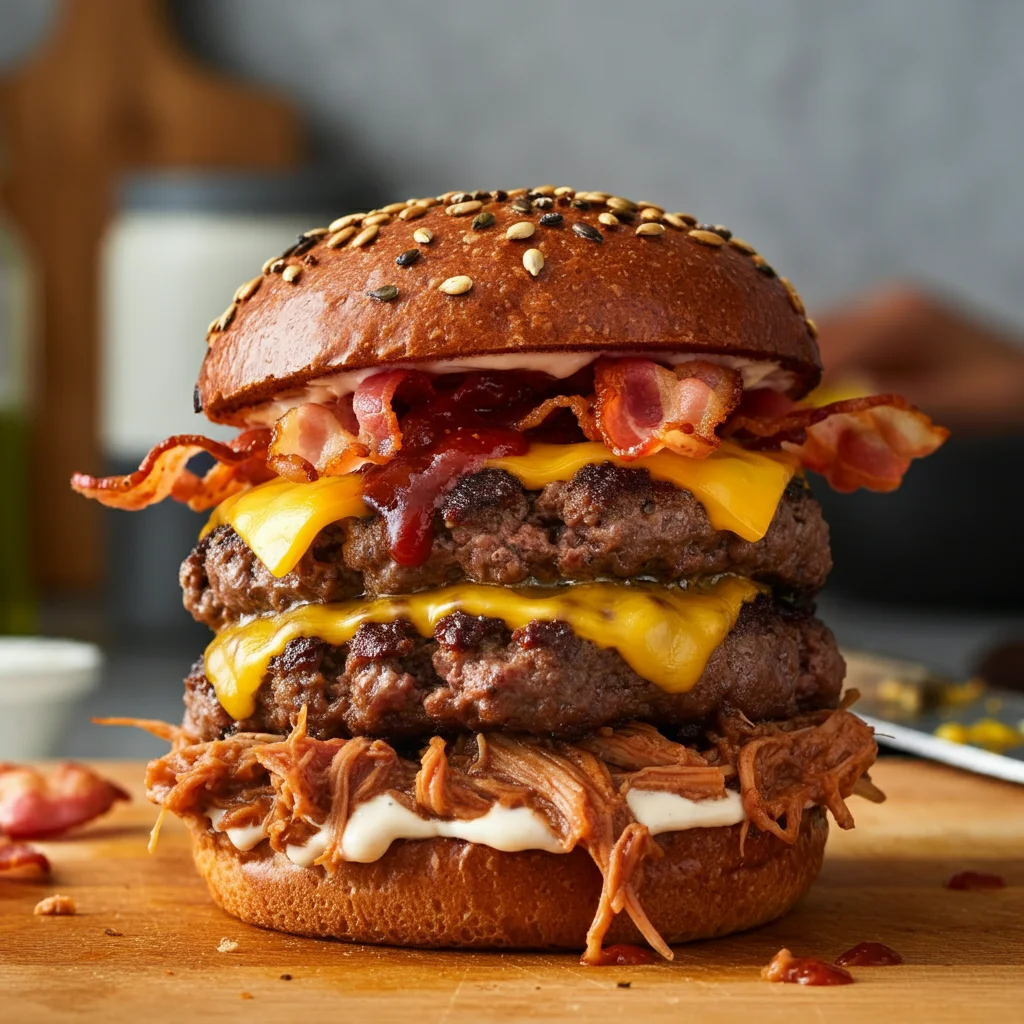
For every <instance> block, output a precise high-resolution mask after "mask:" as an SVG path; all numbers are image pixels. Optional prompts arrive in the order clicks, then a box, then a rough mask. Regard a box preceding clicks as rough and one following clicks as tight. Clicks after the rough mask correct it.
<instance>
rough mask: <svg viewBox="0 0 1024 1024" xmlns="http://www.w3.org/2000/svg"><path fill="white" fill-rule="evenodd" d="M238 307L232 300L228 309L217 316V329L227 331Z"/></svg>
mask: <svg viewBox="0 0 1024 1024" xmlns="http://www.w3.org/2000/svg"><path fill="white" fill-rule="evenodd" d="M237 308H238V307H237V306H236V305H235V304H234V303H233V302H232V303H231V305H230V306H228V308H227V309H225V310H224V312H223V313H221V315H220V316H219V317H218V318H217V330H218V331H226V330H227V329H228V328H229V327H230V326H231V321H232V320H234V319H235V310H236V309H237Z"/></svg>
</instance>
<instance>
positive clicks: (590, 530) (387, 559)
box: [181, 463, 832, 629]
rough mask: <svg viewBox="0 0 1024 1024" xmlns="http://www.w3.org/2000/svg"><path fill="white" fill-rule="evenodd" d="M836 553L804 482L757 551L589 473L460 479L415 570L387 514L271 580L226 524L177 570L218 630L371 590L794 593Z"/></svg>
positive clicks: (612, 473)
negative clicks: (650, 584) (699, 587)
mask: <svg viewBox="0 0 1024 1024" xmlns="http://www.w3.org/2000/svg"><path fill="white" fill-rule="evenodd" d="M831 565H832V563H831V557H830V554H829V547H828V527H827V526H826V525H825V522H824V520H823V519H822V516H821V509H820V506H819V505H818V503H817V501H815V499H814V498H813V497H812V496H811V494H810V492H809V491H808V490H807V488H806V487H805V486H804V484H803V483H802V482H801V481H799V480H794V481H793V482H792V483H791V484H790V485H789V487H788V488H787V490H786V492H785V494H784V496H783V498H782V501H780V503H779V507H778V509H777V511H776V513H775V518H774V520H773V521H772V524H771V527H770V528H769V530H768V532H767V534H766V535H765V536H764V538H762V539H761V540H760V541H757V542H756V543H751V542H748V541H744V540H742V539H741V538H739V537H737V536H736V534H734V533H732V532H730V531H721V530H715V529H714V528H713V527H712V526H711V524H710V522H709V521H708V517H707V513H706V512H705V510H704V507H703V506H702V505H701V504H700V502H699V501H697V499H696V498H695V497H694V496H693V495H692V494H691V493H690V492H689V491H685V490H681V489H679V488H676V487H675V486H673V485H672V484H670V483H667V482H665V481H659V480H652V479H651V477H650V475H649V474H648V472H647V471H646V470H644V469H626V468H622V467H618V466H615V465H614V464H612V463H603V464H601V465H589V466H585V467H584V468H583V469H581V470H580V471H579V472H578V473H577V474H576V475H575V476H574V477H573V478H572V479H571V480H569V481H567V482H558V483H552V484H549V485H548V486H546V487H545V488H543V490H540V491H527V490H524V489H523V487H522V485H521V484H520V482H519V481H518V480H517V479H516V478H515V477H513V476H512V475H510V474H509V473H506V472H505V471H503V470H497V469H486V470H483V471H481V472H479V473H475V474H472V475H468V476H464V477H463V478H462V479H460V480H459V481H458V483H457V484H456V486H455V487H454V488H453V489H452V490H451V491H450V492H449V493H448V494H447V495H446V497H445V498H444V500H443V502H442V504H441V507H440V509H439V511H438V515H437V522H436V530H435V537H434V543H433V547H432V549H431V553H430V556H429V557H428V559H427V560H426V562H424V563H423V564H422V565H419V566H415V567H407V566H402V565H399V564H398V563H397V562H395V561H394V560H393V559H392V558H391V556H390V553H389V551H388V545H387V537H386V533H385V529H384V523H383V520H382V519H381V518H380V517H379V516H373V517H370V518H366V519H346V520H343V521H342V522H340V523H334V524H332V525H331V526H328V527H326V528H325V529H324V530H321V531H320V533H319V534H318V535H317V537H316V539H315V540H314V542H313V544H312V545H311V547H310V549H309V551H307V552H306V553H305V554H304V555H303V557H302V559H301V561H300V562H299V564H298V565H297V566H296V567H295V569H294V570H293V571H292V572H290V573H288V574H287V575H286V576H284V577H282V578H280V579H276V578H275V577H274V576H272V575H271V574H270V573H269V572H268V571H267V569H266V567H265V566H264V565H263V564H262V563H261V562H260V560H259V559H258V558H257V557H256V556H255V555H254V554H253V552H252V551H250V550H249V548H248V547H247V546H246V545H245V543H244V542H243V541H242V540H241V538H240V537H239V536H238V535H237V534H236V533H235V532H234V531H233V530H232V529H231V528H230V527H227V526H222V527H219V528H218V529H216V530H214V531H213V532H212V533H211V534H210V535H209V536H208V537H206V538H204V539H203V540H202V541H201V542H200V543H199V544H198V545H197V546H196V548H195V549H194V550H193V551H192V553H191V554H190V555H189V556H188V558H187V559H186V560H185V562H184V564H183V565H182V567H181V585H182V590H183V592H184V601H185V607H186V608H188V610H189V611H190V612H191V613H192V615H193V616H194V617H195V618H196V619H197V620H198V621H200V622H204V623H206V624H207V625H208V626H210V627H211V628H212V629H220V628H222V627H223V626H225V625H227V624H228V623H230V622H232V621H234V620H235V619H237V618H239V617H240V616H243V615H252V614H261V613H265V612H281V611H284V610H286V609H288V608H290V607H292V606H294V605H296V604H304V603H309V602H316V603H324V602H332V601H342V600H346V599H348V598H353V597H358V596H359V595H360V594H362V593H364V591H365V593H366V594H367V595H368V596H370V597H376V596H379V595H383V594H407V593H413V592H415V591H419V590H425V589H430V588H433V587H441V586H444V585H446V584H448V583H453V582H456V581H459V580H469V581H472V582H477V583H492V584H497V585H500V586H515V585H517V584H521V583H524V582H528V581H530V580H540V581H542V582H550V583H553V582H559V581H561V580H574V581H576V580H591V579H595V578H602V577H603V578H623V579H628V578H637V577H648V578H653V579H655V580H657V581H659V582H663V583H670V582H675V581H677V580H681V579H692V578H694V577H698V576H706V575H711V574H715V573H721V572H735V573H739V574H741V575H746V576H752V577H755V578H758V579H762V580H765V581H767V582H770V583H773V584H778V585H780V586H782V587H784V588H787V589H796V590H803V591H814V590H817V589H818V588H819V587H820V586H821V585H822V584H823V583H824V581H825V577H826V576H827V574H828V572H829V570H830V568H831Z"/></svg>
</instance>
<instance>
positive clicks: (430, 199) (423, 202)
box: [416, 196, 441, 210]
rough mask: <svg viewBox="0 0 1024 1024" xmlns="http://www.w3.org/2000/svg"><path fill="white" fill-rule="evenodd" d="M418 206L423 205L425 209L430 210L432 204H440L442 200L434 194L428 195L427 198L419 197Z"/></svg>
mask: <svg viewBox="0 0 1024 1024" xmlns="http://www.w3.org/2000/svg"><path fill="white" fill-rule="evenodd" d="M416 205H417V206H422V207H423V209H424V210H429V209H430V208H431V207H432V206H440V205H441V200H440V199H437V198H435V197H434V196H427V197H426V198H425V199H417V200H416Z"/></svg>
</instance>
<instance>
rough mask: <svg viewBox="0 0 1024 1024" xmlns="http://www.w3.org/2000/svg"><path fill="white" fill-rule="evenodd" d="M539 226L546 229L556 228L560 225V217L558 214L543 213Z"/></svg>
mask: <svg viewBox="0 0 1024 1024" xmlns="http://www.w3.org/2000/svg"><path fill="white" fill-rule="evenodd" d="M540 222H541V224H543V225H544V227H546V228H553V227H557V226H558V225H559V224H561V223H562V215H561V214H560V213H545V214H544V216H543V217H541V219H540Z"/></svg>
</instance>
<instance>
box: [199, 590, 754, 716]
mask: <svg viewBox="0 0 1024 1024" xmlns="http://www.w3.org/2000/svg"><path fill="white" fill-rule="evenodd" d="M766 589H767V588H765V587H764V586H762V585H759V584H757V583H754V582H752V581H751V580H748V579H744V578H742V577H739V576H723V577H720V578H719V579H718V580H717V581H716V582H715V583H713V584H710V585H708V586H704V587H692V588H690V589H686V590H684V589H681V588H678V587H662V586H656V585H652V584H640V585H629V584H624V583H580V584H576V585H575V586H566V587H559V588H543V587H526V588H521V589H518V590H517V589H510V588H506V587H489V586H484V585H481V584H477V583H460V584H455V585H453V586H450V587H444V588H443V589H440V590H431V591H425V592H423V593H420V594H410V595H407V596H404V597H381V598H377V599H376V600H355V601H346V602H343V603H340V604H321V605H301V606H300V607H298V608H293V609H292V610H291V611H288V612H285V613H284V614H281V615H273V616H267V617H266V618H259V619H254V620H251V621H249V622H245V623H241V624H239V625H237V626H230V627H228V628H227V629H225V630H223V631H221V632H220V633H219V634H218V635H217V636H216V637H215V638H214V640H213V642H212V643H211V644H210V646H209V647H207V649H206V656H205V663H206V676H207V678H208V679H209V680H210V682H211V684H212V685H213V688H214V690H215V691H216V693H217V699H218V700H219V701H220V703H221V705H222V706H223V708H224V710H225V711H227V713H228V714H229V715H231V717H232V718H234V719H236V720H238V719H241V718H247V717H248V716H249V715H251V714H252V713H253V711H254V710H255V707H256V691H257V690H258V689H259V687H260V684H261V683H262V682H263V677H264V675H265V674H266V671H267V666H268V664H269V662H270V659H271V658H273V657H274V656H275V655H278V654H280V653H281V652H282V651H283V650H284V648H285V646H286V645H287V644H288V642H289V641H291V640H298V639H300V638H302V637H319V638H320V639H321V640H324V641H326V642H327V643H329V644H333V645H341V644H345V643H348V641H349V640H351V639H352V637H353V636H354V635H355V632H356V630H357V629H358V628H359V627H360V626H361V625H362V624H363V623H365V622H393V621H394V620H396V619H408V620H409V621H410V622H411V623H412V624H413V626H414V627H415V629H416V630H417V632H419V633H420V634H421V635H422V636H425V637H429V636H432V635H433V632H434V627H435V626H436V625H437V623H438V621H439V620H441V619H442V618H444V616H446V615H451V614H452V612H458V611H461V612H465V613H467V614H468V615H483V616H486V617H488V618H496V619H502V620H503V621H504V622H505V623H506V625H507V626H508V627H509V628H510V629H519V628H520V627H522V626H525V625H526V624H527V623H529V622H531V621H533V620H534V619H539V620H542V621H552V620H555V619H557V620H559V621H561V622H565V623H568V624H569V625H570V626H571V627H572V629H573V631H574V632H575V633H576V635H577V636H579V637H581V638H582V639H584V640H590V641H591V642H593V643H595V644H597V645H598V647H604V648H614V649H615V650H617V651H618V652H619V654H620V655H621V656H622V658H623V659H624V660H625V661H626V663H627V664H628V665H629V666H630V667H631V668H632V669H633V670H634V671H635V672H636V673H637V674H638V675H641V676H643V678H644V679H647V680H649V681H650V682H651V683H653V684H654V685H655V686H658V687H660V688H661V689H663V690H666V691H668V692H670V693H681V692H685V691H686V690H690V689H692V688H693V687H694V686H695V685H696V683H697V681H698V680H699V679H700V677H701V673H703V671H704V666H705V665H706V664H707V660H708V658H709V657H710V656H711V653H712V652H713V651H714V650H715V648H716V647H718V645H719V644H720V643H721V642H722V641H723V640H724V639H725V637H726V635H727V634H728V633H729V631H730V630H731V629H732V628H733V626H734V625H735V624H736V619H737V617H738V616H739V613H740V609H741V608H742V606H743V604H744V603H745V602H747V601H751V600H753V599H754V598H755V597H756V596H757V595H758V594H759V593H762V592H764V591H766Z"/></svg>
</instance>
